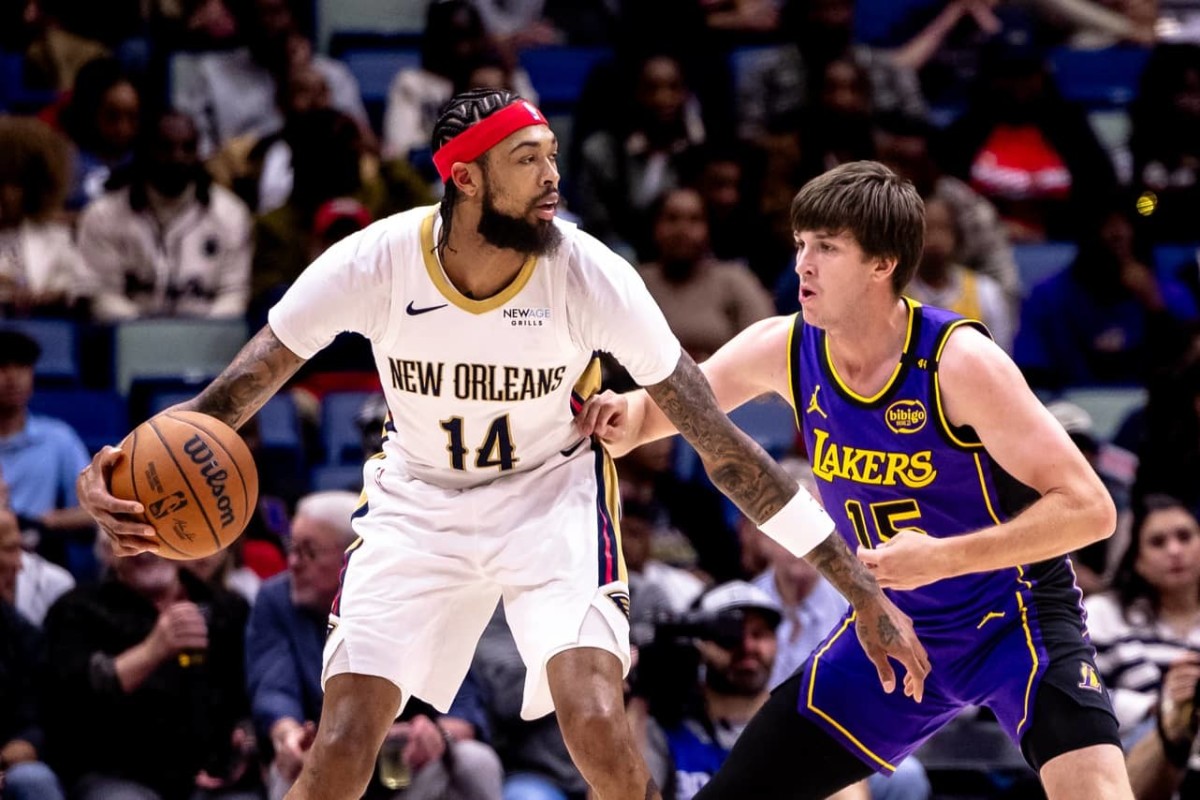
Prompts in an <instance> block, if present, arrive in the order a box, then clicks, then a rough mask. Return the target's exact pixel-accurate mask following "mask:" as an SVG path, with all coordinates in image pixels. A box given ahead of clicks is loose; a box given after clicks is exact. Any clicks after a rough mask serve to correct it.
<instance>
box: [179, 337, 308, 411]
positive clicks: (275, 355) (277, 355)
mask: <svg viewBox="0 0 1200 800" xmlns="http://www.w3.org/2000/svg"><path fill="white" fill-rule="evenodd" d="M303 364H304V359H302V358H300V356H298V355H296V354H295V353H293V352H292V351H291V350H288V349H287V348H286V347H284V345H283V343H282V342H280V341H279V339H277V338H276V337H275V334H274V333H272V331H271V328H270V326H269V325H264V326H263V329H262V330H261V331H259V332H258V333H257V334H256V335H255V336H254V338H253V339H251V340H250V341H249V342H247V343H246V346H245V347H243V348H242V350H241V352H239V353H238V354H237V356H236V357H235V358H234V359H233V362H232V363H231V364H230V365H229V366H228V367H226V368H225V370H224V371H223V372H222V373H221V374H220V375H218V376H217V377H216V378H215V379H213V382H212V383H210V384H209V385H208V386H207V387H205V388H204V391H202V392H200V394H198V395H197V396H196V397H194V398H193V399H191V400H188V401H187V402H186V403H180V404H179V405H177V406H175V407H174V408H175V409H176V410H180V411H199V412H200V413H202V414H208V415H209V416H211V417H216V418H217V419H219V420H221V421H222V422H224V423H225V424H226V425H228V426H229V427H231V428H240V427H241V426H242V425H244V424H245V422H246V420H248V419H250V418H251V417H253V416H254V415H255V414H256V413H258V410H259V409H260V408H262V407H263V405H265V404H266V402H267V401H268V400H270V399H271V397H272V396H274V394H275V393H276V392H278V391H279V389H280V387H282V386H283V384H285V383H287V381H288V378H290V377H292V376H293V375H295V374H296V370H298V369H300V367H301V366H302V365H303Z"/></svg>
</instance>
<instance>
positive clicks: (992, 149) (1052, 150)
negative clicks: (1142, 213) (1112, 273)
mask: <svg viewBox="0 0 1200 800" xmlns="http://www.w3.org/2000/svg"><path fill="white" fill-rule="evenodd" d="M940 151H941V152H944V154H945V156H944V161H945V163H946V165H947V168H948V171H949V172H950V173H951V174H952V175H955V176H957V177H959V178H962V179H963V180H968V181H970V183H971V185H972V186H973V187H974V188H975V189H976V191H978V192H980V193H981V194H983V195H984V196H985V197H987V198H988V199H989V200H991V201H992V202H993V203H995V204H996V207H997V208H998V209H999V211H1000V216H1001V218H1002V219H1003V220H1004V222H1005V224H1006V225H1007V226H1008V232H1009V236H1010V238H1011V239H1012V240H1014V241H1042V240H1045V239H1070V238H1075V236H1076V235H1077V234H1080V233H1086V231H1080V230H1079V229H1078V227H1077V217H1078V215H1079V213H1080V211H1081V210H1084V209H1087V208H1088V207H1089V205H1088V204H1089V202H1090V201H1091V200H1093V199H1094V198H1097V197H1101V198H1102V197H1105V196H1107V195H1108V194H1109V193H1111V191H1112V190H1113V188H1114V187H1115V185H1116V177H1115V175H1114V173H1113V167H1112V164H1111V163H1110V162H1109V160H1108V155H1107V154H1106V153H1105V151H1104V149H1103V148H1102V147H1101V146H1100V143H1099V142H1098V141H1097V140H1096V136H1095V134H1093V133H1092V130H1091V128H1090V127H1089V126H1088V122H1087V118H1086V116H1085V115H1084V113H1083V111H1082V110H1081V109H1079V108H1077V107H1076V106H1074V105H1072V104H1070V103H1068V102H1067V101H1066V100H1064V99H1063V98H1062V96H1061V95H1059V93H1058V91H1057V89H1056V88H1055V84H1054V80H1053V78H1052V77H1051V76H1050V75H1049V74H1048V72H1047V70H1046V65H1045V62H1044V60H1043V57H1042V54H1041V52H1040V51H1039V50H1038V49H1037V48H1036V46H1034V45H1033V44H1032V43H1029V42H1022V43H1009V42H1007V41H1005V40H1004V39H997V40H994V41H992V42H990V43H989V44H988V45H987V46H986V48H985V50H984V53H983V56H982V64H981V67H980V74H979V76H978V78H977V80H976V85H975V87H974V90H973V91H972V92H971V102H970V105H969V106H968V108H967V110H966V111H965V112H964V113H963V115H962V116H961V117H959V119H958V120H956V121H955V122H954V124H953V125H952V126H951V127H950V129H949V130H948V131H947V132H946V136H945V142H944V143H943V144H942V145H941V147H940Z"/></svg>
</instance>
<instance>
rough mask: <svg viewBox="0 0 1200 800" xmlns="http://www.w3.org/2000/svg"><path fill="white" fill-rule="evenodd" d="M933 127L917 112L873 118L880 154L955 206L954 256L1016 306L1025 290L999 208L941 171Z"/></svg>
mask: <svg viewBox="0 0 1200 800" xmlns="http://www.w3.org/2000/svg"><path fill="white" fill-rule="evenodd" d="M932 136H933V127H932V126H931V125H929V123H927V122H925V121H924V120H922V119H918V118H916V117H910V116H906V115H903V114H894V113H893V114H882V115H878V116H876V117H875V119H874V141H875V153H876V158H878V159H879V160H880V161H882V162H883V163H884V164H886V165H887V166H888V167H889V168H890V169H892V170H894V171H895V172H896V173H897V174H898V175H901V176H902V177H904V178H907V179H908V180H910V181H912V182H913V185H915V186H916V188H917V191H918V192H920V193H921V196H922V197H926V198H929V197H936V198H937V199H939V200H941V201H943V202H944V203H945V204H946V205H947V206H948V207H949V208H950V209H952V210H953V211H954V217H955V220H954V221H955V228H956V229H957V230H958V233H959V246H958V250H957V251H956V260H957V261H958V262H959V263H961V264H963V265H965V266H967V267H970V268H971V269H973V270H975V271H976V272H979V273H980V274H983V275H986V276H988V277H989V278H992V279H993V280H995V281H996V282H998V283H999V284H1000V286H1001V287H1002V288H1003V289H1004V293H1005V295H1006V297H1007V298H1008V300H1009V303H1010V304H1011V307H1012V309H1013V310H1014V311H1015V310H1016V308H1017V305H1018V301H1019V298H1020V296H1021V281H1020V276H1019V275H1018V274H1017V262H1016V260H1015V259H1014V258H1013V251H1012V246H1011V245H1010V244H1009V241H1008V233H1007V230H1006V229H1005V226H1004V225H1003V223H1001V221H1000V218H999V216H998V215H997V214H996V208H995V206H993V205H992V204H991V203H989V202H988V201H987V200H986V199H984V198H983V197H982V196H981V195H980V194H979V193H977V192H976V191H975V190H974V189H972V188H971V187H970V186H969V185H968V184H966V183H965V182H963V181H961V180H959V179H958V178H955V177H953V176H951V175H947V174H945V173H943V172H942V171H941V169H940V167H939V166H938V164H937V161H936V160H935V159H934V158H933V156H932V155H931V154H930V152H929V147H930V142H931V139H932Z"/></svg>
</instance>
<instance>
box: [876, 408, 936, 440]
mask: <svg viewBox="0 0 1200 800" xmlns="http://www.w3.org/2000/svg"><path fill="white" fill-rule="evenodd" d="M928 419H929V414H927V413H926V412H925V404H924V403H922V402H921V401H920V400H897V401H896V402H894V403H892V404H891V405H890V406H888V407H887V411H885V412H883V420H884V422H886V423H887V426H888V430H890V431H891V432H892V433H916V432H917V431H919V430H921V429H922V428H924V427H925V421H926V420H928Z"/></svg>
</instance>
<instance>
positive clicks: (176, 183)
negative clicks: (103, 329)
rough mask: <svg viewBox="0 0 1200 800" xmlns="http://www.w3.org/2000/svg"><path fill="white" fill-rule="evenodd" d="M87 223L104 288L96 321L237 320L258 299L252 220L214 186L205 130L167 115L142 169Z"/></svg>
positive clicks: (152, 134)
mask: <svg viewBox="0 0 1200 800" xmlns="http://www.w3.org/2000/svg"><path fill="white" fill-rule="evenodd" d="M109 187H110V189H109V191H108V192H107V193H105V194H104V195H103V196H102V197H101V198H100V199H98V200H96V201H95V202H94V203H92V204H91V205H89V206H88V207H87V208H86V209H85V210H84V212H83V215H82V217H81V218H80V220H79V246H80V249H81V250H82V251H83V253H84V257H85V258H86V259H87V263H88V266H89V267H90V268H91V270H92V272H93V273H94V274H95V277H96V279H97V281H98V282H99V290H98V293H97V296H96V300H95V303H94V306H93V309H94V313H95V316H96V318H97V319H99V320H101V321H106V322H109V321H119V320H125V319H134V318H138V317H149V316H176V317H237V316H241V315H242V314H244V313H245V311H246V303H247V300H248V298H249V292H250V258H251V216H250V211H249V209H247V208H246V206H245V204H243V203H242V201H241V200H239V199H238V198H237V197H236V196H235V195H234V194H233V193H232V192H230V191H228V190H226V189H224V188H222V187H220V186H217V185H214V184H213V183H212V181H211V179H210V178H209V176H208V173H207V172H205V171H204V167H203V166H202V165H201V163H200V159H199V157H198V155H197V133H196V126H195V125H194V124H193V123H192V121H191V119H190V118H189V117H188V116H186V115H184V114H181V113H179V112H166V113H164V114H162V115H161V116H160V117H159V118H158V119H157V120H156V121H153V122H152V124H150V125H148V126H147V135H146V138H145V139H144V140H143V142H142V144H141V146H140V147H139V148H138V152H137V154H136V156H135V157H134V162H133V164H132V165H131V166H130V168H129V169H128V170H127V171H126V172H124V173H118V174H117V175H114V177H113V179H112V180H111V181H110V182H109Z"/></svg>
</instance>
